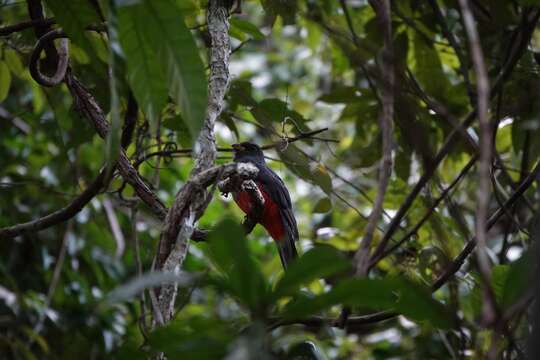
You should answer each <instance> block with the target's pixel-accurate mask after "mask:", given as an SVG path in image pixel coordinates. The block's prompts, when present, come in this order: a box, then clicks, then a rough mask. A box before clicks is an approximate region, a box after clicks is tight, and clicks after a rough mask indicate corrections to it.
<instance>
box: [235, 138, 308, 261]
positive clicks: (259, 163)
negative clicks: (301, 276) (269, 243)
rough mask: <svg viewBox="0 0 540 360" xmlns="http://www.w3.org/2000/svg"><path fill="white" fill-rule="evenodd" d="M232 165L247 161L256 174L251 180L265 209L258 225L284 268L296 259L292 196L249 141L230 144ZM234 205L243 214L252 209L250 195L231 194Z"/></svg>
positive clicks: (296, 235) (296, 229)
mask: <svg viewBox="0 0 540 360" xmlns="http://www.w3.org/2000/svg"><path fill="white" fill-rule="evenodd" d="M233 150H234V161H235V162H250V163H252V164H253V165H255V166H256V167H257V168H258V169H259V172H258V173H257V177H256V178H254V179H253V180H254V181H255V183H256V184H257V187H258V188H259V191H260V192H261V194H262V196H263V197H264V210H263V213H262V217H261V219H260V221H259V223H260V224H261V225H262V226H264V228H265V229H266V231H268V233H269V234H270V236H271V237H272V238H273V239H274V241H275V243H276V245H277V248H278V252H279V257H280V258H281V264H282V265H283V268H284V269H287V265H288V264H289V263H290V262H291V261H292V260H293V259H294V258H296V257H297V256H298V255H297V252H296V247H295V241H297V240H298V227H297V225H296V219H295V218H294V213H293V210H292V203H291V197H290V195H289V191H288V190H287V188H286V187H285V184H284V183H283V180H281V178H280V177H279V176H278V175H277V174H276V173H275V172H274V171H273V170H272V169H270V168H269V167H268V166H267V165H266V161H265V159H264V154H263V152H262V150H261V148H260V147H259V146H258V145H256V144H253V143H250V142H243V143H240V144H234V145H233ZM233 198H234V201H235V202H236V204H237V205H238V206H239V207H240V209H242V211H243V212H245V213H246V214H250V213H251V209H252V208H253V204H252V199H251V196H250V194H248V193H247V192H245V191H239V192H236V193H233Z"/></svg>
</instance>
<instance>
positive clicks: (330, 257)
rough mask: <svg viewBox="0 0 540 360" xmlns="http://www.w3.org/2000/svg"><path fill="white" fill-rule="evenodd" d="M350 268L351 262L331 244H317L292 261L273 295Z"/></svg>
mask: <svg viewBox="0 0 540 360" xmlns="http://www.w3.org/2000/svg"><path fill="white" fill-rule="evenodd" d="M350 269H352V265H351V262H350V261H349V259H347V258H346V257H345V256H343V254H342V253H341V252H340V251H338V250H337V249H335V248H333V247H331V246H317V247H315V248H313V249H311V250H309V251H308V252H306V253H305V254H304V255H302V256H301V257H300V258H299V259H297V260H296V261H294V262H293V263H292V264H291V265H290V266H289V267H288V268H287V271H286V272H285V274H284V275H283V277H282V278H281V279H280V280H279V281H278V283H277V285H276V288H275V289H274V296H275V297H276V298H279V297H281V296H284V295H287V294H291V293H293V292H294V291H296V290H297V289H298V288H299V287H300V285H302V284H308V283H309V282H311V281H313V280H316V279H320V278H325V277H328V276H331V275H335V274H337V273H341V272H344V271H347V270H350Z"/></svg>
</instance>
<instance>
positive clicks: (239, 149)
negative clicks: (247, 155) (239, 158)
mask: <svg viewBox="0 0 540 360" xmlns="http://www.w3.org/2000/svg"><path fill="white" fill-rule="evenodd" d="M232 148H233V150H234V151H243V150H245V148H244V147H243V146H242V144H232Z"/></svg>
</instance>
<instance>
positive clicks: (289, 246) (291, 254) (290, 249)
mask: <svg viewBox="0 0 540 360" xmlns="http://www.w3.org/2000/svg"><path fill="white" fill-rule="evenodd" d="M276 245H277V248H278V252H279V258H280V259H281V264H282V265H283V269H285V270H287V266H288V265H289V264H290V263H291V262H292V261H293V260H294V259H296V258H297V257H298V253H297V252H296V246H295V245H294V238H293V237H292V236H290V234H285V236H284V237H283V238H282V239H281V240H279V241H276Z"/></svg>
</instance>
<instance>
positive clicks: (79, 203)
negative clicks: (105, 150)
mask: <svg viewBox="0 0 540 360" xmlns="http://www.w3.org/2000/svg"><path fill="white" fill-rule="evenodd" d="M105 173H106V171H104V170H103V171H101V173H100V174H99V175H98V177H97V178H96V179H95V180H94V181H93V182H92V183H91V184H90V185H89V186H88V187H87V188H86V190H84V191H83V192H82V193H81V194H80V195H79V196H77V197H76V198H75V199H74V200H73V201H72V202H71V203H69V204H68V205H66V206H65V207H63V208H62V209H59V210H57V211H55V212H52V213H50V214H48V215H45V216H43V217H41V218H39V219H35V220H32V221H29V222H26V223H22V224H17V225H13V226H9V227H5V228H2V229H0V239H10V238H14V237H16V236H19V235H22V234H26V233H32V232H37V231H41V230H44V229H46V228H49V227H51V226H54V225H57V224H60V223H61V222H64V221H67V220H69V219H71V218H72V217H74V216H75V215H77V214H78V213H79V212H80V211H81V210H82V209H83V208H84V207H85V206H86V204H88V203H89V202H90V200H92V199H93V198H94V197H95V196H96V195H97V194H98V193H99V191H100V190H101V189H102V188H103V187H104V185H105V184H104V181H105Z"/></svg>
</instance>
